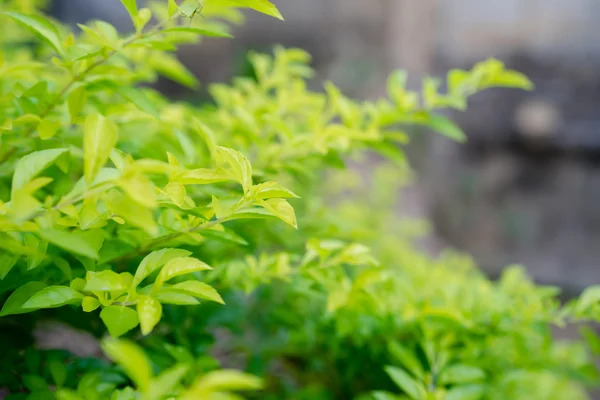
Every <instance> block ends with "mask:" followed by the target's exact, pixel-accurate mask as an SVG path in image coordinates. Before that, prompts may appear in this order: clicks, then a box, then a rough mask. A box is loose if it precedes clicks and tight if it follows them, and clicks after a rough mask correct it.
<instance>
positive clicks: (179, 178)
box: [173, 168, 231, 185]
mask: <svg viewBox="0 0 600 400" xmlns="http://www.w3.org/2000/svg"><path fill="white" fill-rule="evenodd" d="M230 179H231V178H230V177H229V176H228V175H227V174H226V173H224V172H223V171H215V170H212V169H206V168H199V169H193V170H190V171H184V172H179V173H176V174H174V175H173V180H174V181H176V182H179V183H181V184H184V185H207V184H211V183H217V182H225V181H228V180H230Z"/></svg>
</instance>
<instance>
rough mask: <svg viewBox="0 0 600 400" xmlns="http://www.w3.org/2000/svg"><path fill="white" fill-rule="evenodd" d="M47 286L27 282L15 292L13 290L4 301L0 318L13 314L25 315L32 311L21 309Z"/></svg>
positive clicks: (40, 283) (42, 283) (41, 283)
mask: <svg viewBox="0 0 600 400" xmlns="http://www.w3.org/2000/svg"><path fill="white" fill-rule="evenodd" d="M46 286H47V285H46V284H45V283H44V282H27V283H26V284H24V285H23V286H21V287H20V288H18V289H17V290H15V291H14V292H13V293H12V294H11V295H10V296H9V297H8V299H6V302H5V303H4V305H3V306H2V310H0V317H5V316H7V315H13V314H25V313H28V312H31V311H34V310H30V309H28V310H25V309H23V304H25V302H27V300H29V299H30V298H31V297H32V296H33V295H34V294H36V293H38V292H40V291H41V290H43V289H44V288H45V287H46Z"/></svg>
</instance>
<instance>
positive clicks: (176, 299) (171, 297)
mask: <svg viewBox="0 0 600 400" xmlns="http://www.w3.org/2000/svg"><path fill="white" fill-rule="evenodd" d="M154 298H156V300H158V301H160V302H161V303H162V304H175V305H177V306H194V305H196V304H200V302H199V301H198V300H197V299H196V298H195V297H194V296H190V295H187V294H183V293H181V292H175V291H172V290H168V289H161V290H159V291H158V292H157V293H156V295H154Z"/></svg>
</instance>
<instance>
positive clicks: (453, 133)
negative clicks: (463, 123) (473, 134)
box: [427, 114, 467, 143]
mask: <svg viewBox="0 0 600 400" xmlns="http://www.w3.org/2000/svg"><path fill="white" fill-rule="evenodd" d="M427 125H428V126H429V127H430V128H431V129H433V130H434V131H436V132H438V133H441V134H442V135H444V136H446V137H447V138H450V139H452V140H455V141H457V142H460V143H464V142H466V141H467V136H466V135H465V133H464V132H463V131H462V129H460V128H459V127H458V125H456V124H455V123H454V122H452V121H450V120H449V119H448V118H446V117H443V116H441V115H434V114H431V115H430V116H429V121H428V123H427Z"/></svg>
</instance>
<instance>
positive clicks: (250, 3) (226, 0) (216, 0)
mask: <svg viewBox="0 0 600 400" xmlns="http://www.w3.org/2000/svg"><path fill="white" fill-rule="evenodd" d="M210 4H214V5H218V6H223V7H242V8H250V9H252V10H254V11H258V12H259V13H263V14H266V15H269V16H271V17H275V18H277V19H280V20H283V16H282V15H281V13H280V12H279V10H278V9H277V7H275V5H273V3H271V2H270V1H268V0H211V1H210Z"/></svg>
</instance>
